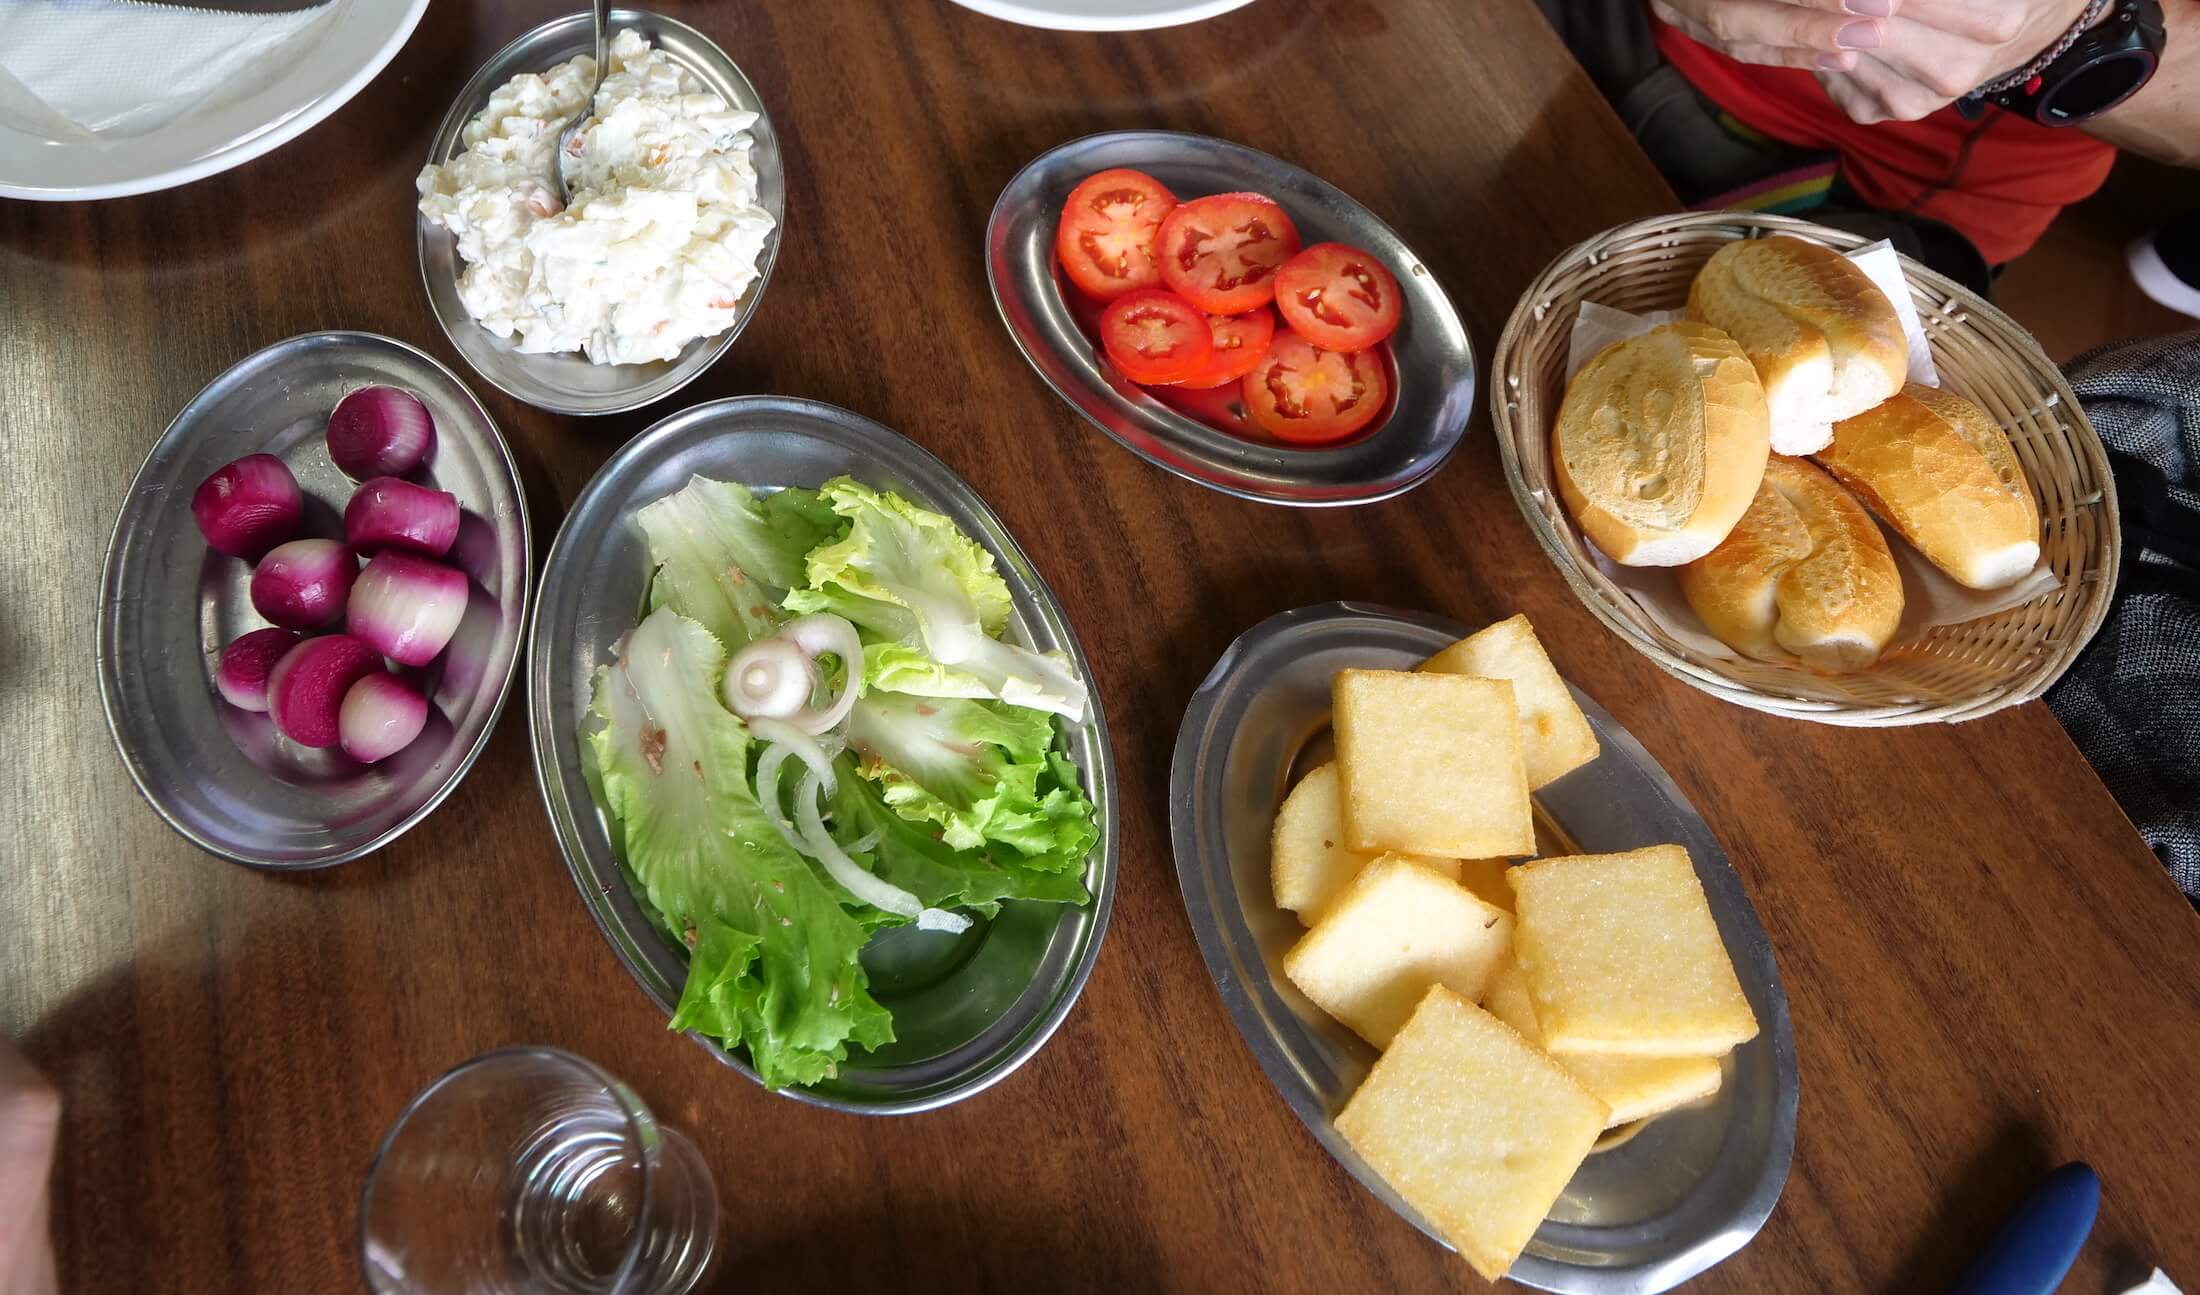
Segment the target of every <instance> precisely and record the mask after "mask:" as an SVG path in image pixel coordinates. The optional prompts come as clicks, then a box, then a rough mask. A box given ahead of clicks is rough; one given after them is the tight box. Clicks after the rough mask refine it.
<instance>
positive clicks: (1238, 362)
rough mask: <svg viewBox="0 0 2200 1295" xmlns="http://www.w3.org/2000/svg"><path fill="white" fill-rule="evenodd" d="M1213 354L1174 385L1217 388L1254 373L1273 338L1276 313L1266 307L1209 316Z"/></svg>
mask: <svg viewBox="0 0 2200 1295" xmlns="http://www.w3.org/2000/svg"><path fill="white" fill-rule="evenodd" d="M1207 327H1208V329H1209V330H1210V331H1212V332H1213V334H1214V342H1215V353H1214V356H1213V358H1211V359H1209V360H1208V361H1207V367H1206V368H1204V369H1201V370H1200V371H1199V372H1197V373H1195V374H1193V375H1192V376H1191V377H1188V378H1186V379H1184V380H1183V381H1182V382H1179V383H1177V384H1176V385H1177V386H1180V387H1194V388H1199V387H1219V386H1221V385H1222V384H1223V383H1225V382H1236V381H1237V380H1238V379H1239V378H1242V377H1244V376H1245V375H1246V374H1248V373H1251V372H1252V371H1253V366H1254V365H1256V364H1259V363H1260V360H1261V357H1262V356H1264V355H1266V354H1268V344H1269V343H1270V342H1272V341H1274V340H1275V339H1276V312H1275V311H1273V310H1270V309H1269V308H1268V307H1266V306H1262V307H1261V308H1260V309H1258V310H1249V311H1247V312H1245V313H1244V314H1242V315H1209V316H1207Z"/></svg>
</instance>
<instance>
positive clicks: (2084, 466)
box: [1490, 212, 2122, 727]
mask: <svg viewBox="0 0 2200 1295" xmlns="http://www.w3.org/2000/svg"><path fill="white" fill-rule="evenodd" d="M1768 234H1789V235H1793V236H1795V237H1798V238H1805V239H1809V240H1811V241H1813V242H1817V243H1823V244H1825V245H1826V246H1828V247H1832V248H1835V249H1837V250H1839V251H1843V252H1846V251H1850V250H1853V249H1855V248H1858V247H1862V246H1864V244H1865V243H1866V241H1867V240H1865V239H1863V238H1860V237H1858V236H1857V235H1854V234H1849V233H1845V232H1843V231H1841V230H1836V229H1828V228H1825V227H1824V226H1821V225H1813V224H1809V223H1808V222H1805V221H1800V220H1793V219H1790V218H1788V217H1784V216H1763V215H1756V214H1754V213H1749V212H1706V213H1690V214H1683V215H1675V216H1661V217H1658V218H1656V219H1653V220H1643V221H1637V222H1635V223H1634V224H1631V225H1622V226H1620V227H1619V228H1617V229H1613V230H1608V231H1606V232H1605V233H1603V234H1599V235H1597V236H1596V237H1595V238H1592V239H1590V240H1588V241H1587V242H1585V243H1582V244H1581V245H1580V246H1578V247H1575V248H1573V249H1571V250H1569V251H1567V252H1566V253H1565V254H1564V255H1562V256H1560V257H1559V258H1558V260H1556V261H1555V262H1553V263H1552V264H1551V265H1550V266H1549V267H1548V268H1546V269H1545V270H1544V271H1543V273H1542V275H1541V276H1540V277H1538V278H1537V279H1536V281H1535V283H1534V285H1533V286H1531V287H1530V288H1529V289H1528V292H1527V295H1526V296H1525V297H1523V298H1522V299H1521V302H1520V304H1519V306H1518V307H1516V308H1515V309H1514V311H1513V315H1512V319H1511V320H1510V321H1508V322H1507V324H1506V325H1505V334H1504V336H1503V337H1502V338H1500V339H1499V341H1498V343H1497V355H1496V359H1495V361H1494V362H1493V367H1494V369H1495V371H1496V372H1497V373H1498V374H1499V375H1501V376H1502V380H1501V381H1500V382H1498V383H1496V384H1494V385H1493V386H1492V388H1491V394H1490V403H1491V411H1490V412H1491V416H1492V417H1493V418H1494V419H1495V422H1496V427H1497V443H1498V447H1499V449H1500V451H1501V452H1502V453H1503V455H1504V459H1505V478H1506V480H1507V481H1508V482H1510V483H1511V485H1512V492H1513V497H1514V498H1515V499H1516V500H1518V501H1519V504H1520V510H1521V512H1522V513H1524V514H1526V516H1527V519H1528V525H1529V528H1530V529H1532V530H1533V531H1534V532H1535V535H1536V539H1537V540H1538V541H1540V542H1541V543H1542V545H1543V548H1544V550H1545V551H1546V552H1548V553H1549V554H1550V555H1551V560H1552V561H1553V562H1555V563H1557V564H1558V569H1559V571H1560V573H1561V574H1563V575H1564V576H1565V577H1566V583H1567V584H1569V585H1571V586H1572V587H1573V590H1574V593H1575V594H1576V595H1578V596H1579V597H1580V599H1581V601H1582V602H1584V603H1586V604H1587V605H1588V607H1589V610H1590V611H1592V612H1594V613H1596V615H1597V617H1598V619H1600V620H1602V621H1603V622H1604V623H1605V624H1606V625H1608V626H1610V627H1611V629H1612V630H1613V632H1614V633H1616V634H1618V635H1619V636H1620V637H1621V638H1622V639H1625V640H1626V641H1627V642H1628V643H1629V644H1630V645H1632V646H1633V647H1634V648H1635V649H1636V650H1637V651H1639V652H1641V653H1642V654H1643V655H1645V656H1647V657H1649V658H1650V659H1651V660H1652V661H1655V662H1656V663H1657V664H1658V665H1659V666H1660V667H1661V668H1663V669H1664V670H1666V671H1667V672H1668V673H1670V674H1672V675H1674V676H1676V677H1678V678H1679V679H1681V680H1683V681H1684V682H1687V683H1690V684H1693V685H1695V686H1696V687H1698V688H1701V689H1703V690H1704V691H1705V692H1708V693H1710V694H1712V695H1713V696H1715V697H1723V698H1725V699H1726V700H1728V701H1731V702H1734V703H1736V704H1738V705H1742V706H1749V707H1752V708H1754V709H1757V710H1763V711H1770V712H1772V713H1774V714H1778V715H1792V716H1795V717H1796V718H1798V719H1810V720H1816V721H1818V722H1820V723H1822V724H1850V725H1858V726H1867V727H1883V726H1889V725H1896V724H1926V723H1939V722H1953V721H1957V720H1966V719H1976V718H1978V717H1979V716H1981V715H1988V714H1992V713H1993V712H1994V711H1997V710H2000V709H2002V708H2003V707H2005V706H2014V705H2017V704H2019V703H2021V702H2026V701H2030V700H2032V699H2033V698H2035V697H2038V696H2039V695H2040V694H2041V693H2043V692H2045V691H2046V690H2047V687H2048V685H2049V684H2051V683H2053V682H2054V681H2055V680H2056V678H2058V677H2059V676H2060V675H2061V674H2062V672H2063V671H2064V670H2065V669H2067V668H2069V666H2070V663H2071V662H2072V661H2073V660H2074V659H2076V657H2077V655H2078V652H2079V650H2080V649H2081V648H2083V647H2084V646H2085V644H2086V642H2087V640H2089V639H2091V638H2092V637H2093V634H2094V631H2096V630H2098V629H2099V628H2100V625H2101V620H2102V618H2103V617H2104V616H2105V615H2106V614H2107V612H2108V603H2109V596H2110V594H2111V593H2112V592H2113V591H2114V587H2115V583H2116V570H2117V563H2118V561H2119V560H2120V558H2121V555H2122V544H2121V540H2120V538H2119V533H2118V529H2117V513H2116V486H2115V483H2114V481H2113V480H2111V478H2110V476H2109V470H2108V458H2107V455H2106V454H2105V453H2104V452H2103V450H2102V448H2101V442H2100V438H2099V437H2098V436H2097V435H2096V434H2095V433H2094V431H2093V427H2092V424H2091V423H2089V422H2087V421H2086V416H2085V412H2084V411H2083V410H2082V409H2080V408H2079V407H2078V402H2077V398H2076V396H2074V395H2073V394H2072V393H2071V390H2070V387H2069V384H2068V383H2066V382H2065V381H2064V380H2063V376H2062V373H2061V372H2060V371H2059V370H2058V369H2056V367H2055V365H2054V364H2053V363H2052V362H2051V361H2049V360H2048V358H2047V356H2046V355H2045V354H2043V353H2042V352H2041V351H2040V348H2039V344H2038V343H2036V342H2034V341H2033V340H2032V338H2031V336H2030V335H2028V334H2027V333H2026V332H2025V331H2024V330H2023V329H2022V328H2019V327H2018V326H2017V325H2016V323H2015V322H2014V321H2012V320H2011V319H2010V318H2009V317H2008V316H2007V315H2004V314H2002V313H2001V312H2000V311H1999V310H1996V309H1995V308H1994V307H1993V306H1991V305H1989V304H1988V303H1987V302H1985V301H1983V300H1981V299H1980V298H1979V297H1978V296H1977V295H1975V294H1974V293H1972V292H1970V291H1968V290H1966V289H1964V288H1963V287H1961V286H1959V285H1957V284H1956V283H1954V282H1953V281H1951V280H1949V279H1947V278H1944V277H1942V276H1941V275H1939V274H1936V273H1934V272H1933V271H1931V270H1928V269H1926V268H1925V267H1924V266H1922V265H1919V264H1917V263H1916V262H1914V261H1910V260H1907V259H1905V260H1904V261H1903V263H1902V268H1903V270H1904V272H1905V273H1906V274H1907V275H1908V278H1909V285H1910V294H1911V296H1912V298H1913V299H1914V301H1915V302H1916V305H1917V313H1918V318H1919V319H1920V321H1921V322H1922V323H1923V325H1924V328H1925V332H1926V335H1927V337H1928V338H1929V339H1930V341H1931V344H1932V350H1933V361H1934V364H1935V366H1936V367H1937V368H1938V369H1939V371H1940V380H1941V384H1942V385H1943V386H1945V387H1946V388H1948V389H1949V390H1951V391H1954V392H1957V393H1959V394H1962V395H1964V396H1968V397H1969V398H1970V399H1971V400H1973V401H1975V402H1977V403H1978V404H1979V405H1980V406H1981V407H1982V408H1984V409H1985V410H1986V412H1987V413H1988V414H1989V415H1991V416H1992V417H1993V418H1994V419H1995V421H1997V422H1999V423H2000V424H2001V426H2002V427H2003V429H2004V430H2006V431H2007V432H2008V433H2009V439H2010V442H2011V443H2012V444H2013V445H2014V446H2015V447H2016V452H2017V456H2018V458H2019V459H2020V460H2021V461H2022V462H2023V465H2024V471H2025V475H2026V476H2027V477H2028V478H2029V479H2030V481H2031V483H2032V490H2033V493H2034V494H2035V495H2036V496H2037V497H2038V500H2039V508H2040V520H2041V528H2042V531H2043V533H2042V535H2041V536H2040V546H2041V556H2042V558H2043V559H2044V561H2045V562H2046V563H2047V565H2048V566H2049V567H2050V568H2051V569H2052V570H2053V571H2054V573H2055V574H2056V575H2057V576H2058V577H2059V578H2060V583H2059V586H2058V587H2057V588H2056V589H2054V590H2053V591H2051V592H2049V593H2046V594H2043V595H2041V596H2040V597H2038V598H2035V599H2033V600H2032V601H2030V602H2028V603H2026V604H2024V605H2023V606H2020V607H2015V608H2011V609H2010V610H2007V611H2003V612H1998V613H1995V614H1994V615H1991V616H1987V617H1985V618H1983V619H1980V620H1975V621H1971V622H1968V623H1966V624H1962V625H1944V626H1939V627H1936V628H1934V629H1931V630H1928V631H1927V632H1926V633H1925V635H1924V636H1923V637H1922V638H1921V639H1918V640H1914V641H1911V642H1908V643H1900V644H1897V645H1895V646H1894V647H1892V648H1890V649H1889V650H1888V651H1887V652H1886V653H1885V654H1884V655H1883V656H1882V657H1881V658H1880V660H1879V663H1878V664H1877V665H1875V666H1874V667H1872V668H1871V669H1870V670H1868V671H1865V672H1862V673H1858V674H1850V675H1823V674H1816V673H1813V672H1811V671H1809V670H1806V669H1803V668H1801V667H1789V666H1782V665H1774V664H1767V663H1764V662H1759V661H1751V660H1745V659H1726V658H1720V657H1713V656H1709V655H1706V654H1704V653H1701V652H1698V651H1696V650H1694V649H1693V648H1691V647H1689V646H1688V645H1686V644H1684V643H1681V642H1678V641H1676V640H1675V639H1674V638H1673V637H1672V636H1671V635H1668V634H1667V633H1666V632H1665V631H1664V630H1662V629H1661V628H1659V626H1658V625H1657V624H1656V623H1655V622H1654V621H1653V620H1652V619H1651V618H1650V617H1649V616H1648V614H1646V613H1645V612H1644V611H1643V609H1642V608H1641V606H1640V605H1638V604H1637V603H1636V602H1635V601H1634V599H1633V598H1631V597H1630V596H1628V594H1627V593H1625V592H1624V591H1622V590H1621V589H1620V588H1619V587H1618V586H1616V585H1615V584H1613V583H1612V581H1611V580H1610V579H1609V578H1607V577H1606V576H1605V575H1604V574H1603V573H1602V572H1601V571H1599V570H1598V569H1597V567H1596V566H1595V565H1594V564H1593V563H1592V561H1591V560H1590V557H1589V554H1588V552H1587V550H1586V549H1585V548H1584V547H1583V544H1582V538H1581V531H1580V529H1579V528H1578V527H1576V526H1575V525H1574V522H1573V519H1572V518H1571V517H1570V516H1568V515H1567V513H1566V511H1565V508H1564V506H1563V505H1562V504H1561V502H1560V501H1559V498H1558V493H1557V490H1556V488H1555V487H1554V485H1553V483H1552V480H1551V463H1550V457H1551V455H1550V445H1551V442H1550V435H1551V424H1552V422H1553V421H1554V420H1555V419H1556V418H1557V416H1558V407H1559V402H1560V400H1561V399H1562V398H1563V397H1564V395H1565V367H1566V354H1567V348H1568V345H1569V342H1570V339H1571V335H1572V332H1573V325H1574V318H1575V316H1576V314H1577V313H1578V312H1579V309H1580V306H1581V303H1582V302H1584V301H1594V302H1600V303H1602V304H1604V305H1607V306H1611V307H1614V308H1616V309H1620V310H1627V311H1635V312H1647V311H1652V310H1674V309H1679V308H1680V307H1681V306H1683V305H1685V304H1686V303H1687V300H1688V286H1689V283H1690V282H1691V281H1692V280H1693V279H1694V278H1695V275H1696V271H1697V269H1698V268H1699V267H1701V266H1702V265H1703V263H1704V262H1705V261H1706V260H1709V259H1710V257H1711V254H1712V253H1713V252H1715V251H1717V250H1718V249H1719V248H1720V247H1721V246H1722V245H1724V244H1726V243H1728V242H1730V241H1732V240H1734V239H1738V238H1761V237H1764V236H1766V235H1768Z"/></svg>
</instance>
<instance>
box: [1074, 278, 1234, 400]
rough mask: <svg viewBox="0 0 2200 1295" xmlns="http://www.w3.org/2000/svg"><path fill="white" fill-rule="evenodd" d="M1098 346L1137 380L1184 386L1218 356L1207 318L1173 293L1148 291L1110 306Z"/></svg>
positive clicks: (1118, 298)
mask: <svg viewBox="0 0 2200 1295" xmlns="http://www.w3.org/2000/svg"><path fill="white" fill-rule="evenodd" d="M1100 345H1101V347H1102V348H1103V349H1105V350H1106V351H1107V353H1108V358H1109V359H1110V360H1112V361H1114V362H1115V367H1116V368H1118V369H1121V370H1122V371H1123V376H1124V377H1126V378H1129V379H1130V380H1131V381H1133V382H1147V383H1156V382H1182V381H1183V380H1184V379H1186V378H1188V377H1191V376H1192V375H1193V374H1195V373H1198V372H1199V371H1200V370H1201V369H1203V368H1205V367H1207V361H1208V360H1210V359H1212V358H1213V357H1214V353H1215V342H1214V330H1213V329H1211V328H1209V327H1208V326H1207V317H1206V316H1205V315H1202V314H1200V313H1199V312H1198V311H1197V310H1194V309H1192V304H1191V303H1190V302H1188V301H1186V300H1184V298H1182V297H1179V296H1177V295H1176V294H1175V293H1173V292H1162V291H1160V290H1158V289H1145V290H1142V291H1139V292H1128V293H1125V294H1123V295H1122V296H1120V297H1117V298H1116V299H1115V300H1114V301H1111V302H1109V303H1108V308H1107V310H1106V311H1105V312H1103V313H1102V314H1101V316H1100Z"/></svg>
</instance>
